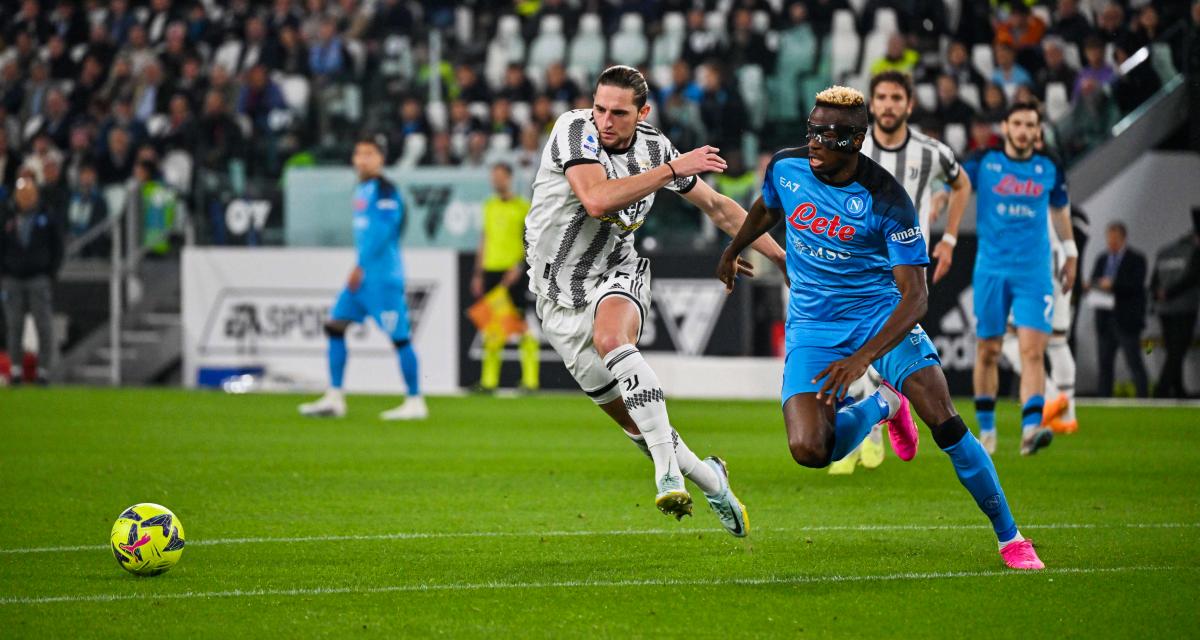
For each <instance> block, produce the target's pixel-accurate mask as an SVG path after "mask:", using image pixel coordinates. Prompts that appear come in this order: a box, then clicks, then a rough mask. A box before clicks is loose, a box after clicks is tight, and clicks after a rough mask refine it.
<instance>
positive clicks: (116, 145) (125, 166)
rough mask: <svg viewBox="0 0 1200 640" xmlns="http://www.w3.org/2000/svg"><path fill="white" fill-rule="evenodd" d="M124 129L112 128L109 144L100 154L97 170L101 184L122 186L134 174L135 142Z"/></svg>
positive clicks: (109, 134)
mask: <svg viewBox="0 0 1200 640" xmlns="http://www.w3.org/2000/svg"><path fill="white" fill-rule="evenodd" d="M131 138H132V136H130V135H129V131H127V130H126V129H125V128H123V127H119V126H118V127H112V128H111V129H109V131H108V144H107V145H106V148H105V150H104V152H103V153H101V154H100V162H99V164H98V166H97V170H98V172H99V174H100V183H101V184H103V185H105V186H107V185H112V184H121V183H123V182H125V181H126V180H128V179H129V176H130V175H132V174H133V140H132V139H131Z"/></svg>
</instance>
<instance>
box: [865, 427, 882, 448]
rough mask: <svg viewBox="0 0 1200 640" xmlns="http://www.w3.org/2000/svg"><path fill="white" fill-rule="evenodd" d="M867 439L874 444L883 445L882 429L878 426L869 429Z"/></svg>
mask: <svg viewBox="0 0 1200 640" xmlns="http://www.w3.org/2000/svg"><path fill="white" fill-rule="evenodd" d="M867 437H868V438H870V439H871V442H873V443H875V444H883V427H882V426H880V425H879V424H876V425H875V426H873V427H871V433H868V434H867Z"/></svg>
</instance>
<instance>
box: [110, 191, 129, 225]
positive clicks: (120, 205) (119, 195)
mask: <svg viewBox="0 0 1200 640" xmlns="http://www.w3.org/2000/svg"><path fill="white" fill-rule="evenodd" d="M128 199H129V193H128V191H127V189H126V187H125V185H123V184H113V185H109V186H107V187H104V202H105V204H107V205H108V215H109V216H110V217H111V216H116V215H120V214H123V213H125V203H126V202H127V201H128Z"/></svg>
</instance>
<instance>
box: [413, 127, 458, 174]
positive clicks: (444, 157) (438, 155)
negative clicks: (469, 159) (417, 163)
mask: <svg viewBox="0 0 1200 640" xmlns="http://www.w3.org/2000/svg"><path fill="white" fill-rule="evenodd" d="M459 162H460V161H459V159H458V156H456V155H454V144H453V143H452V141H451V139H450V134H449V133H447V132H445V131H438V132H437V133H435V134H433V138H432V139H431V140H430V141H429V149H428V150H427V151H426V152H425V157H424V158H422V159H421V164H422V165H425V166H434V167H454V166H458V164H459Z"/></svg>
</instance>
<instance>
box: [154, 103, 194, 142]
mask: <svg viewBox="0 0 1200 640" xmlns="http://www.w3.org/2000/svg"><path fill="white" fill-rule="evenodd" d="M167 111H168V115H167V124H166V127H165V128H164V129H163V131H162V133H161V134H160V135H159V146H160V148H161V149H162V150H163V151H164V152H169V151H186V152H188V153H191V152H192V149H194V148H196V118H195V116H193V115H192V105H191V103H190V102H188V99H187V97H186V96H185V95H184V94H182V93H177V94H175V95H174V96H171V103H170V105H169V106H168V107H167Z"/></svg>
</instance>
